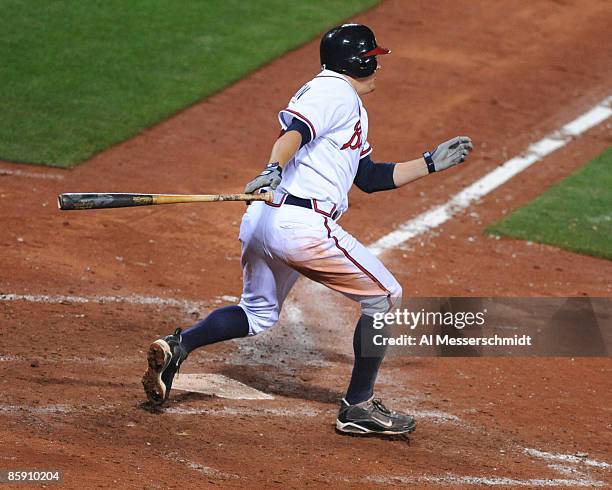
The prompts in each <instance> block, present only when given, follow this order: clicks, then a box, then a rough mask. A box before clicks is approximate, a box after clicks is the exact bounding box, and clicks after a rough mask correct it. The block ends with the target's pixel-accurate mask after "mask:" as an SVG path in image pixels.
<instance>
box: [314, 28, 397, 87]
mask: <svg viewBox="0 0 612 490" xmlns="http://www.w3.org/2000/svg"><path fill="white" fill-rule="evenodd" d="M390 52H391V50H389V49H386V48H381V47H380V46H378V45H377V44H376V38H375V37H374V33H373V32H372V30H371V29H370V28H369V27H367V26H364V25H361V24H344V25H341V26H338V27H334V28H333V29H332V30H330V31H328V32H326V33H325V35H324V36H323V38H322V39H321V66H322V67H323V68H325V69H327V70H332V71H335V72H337V73H342V74H345V75H349V76H351V77H353V78H363V77H367V76H370V75H371V74H372V73H374V72H375V71H376V67H377V66H378V62H377V61H376V56H377V55H379V54H389V53H390Z"/></svg>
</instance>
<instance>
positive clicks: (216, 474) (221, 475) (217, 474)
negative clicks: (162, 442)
mask: <svg viewBox="0 0 612 490" xmlns="http://www.w3.org/2000/svg"><path fill="white" fill-rule="evenodd" d="M163 457H164V458H165V459H167V460H169V461H173V462H176V463H181V464H183V465H185V466H186V467H187V468H189V469H192V470H194V471H197V472H198V473H201V474H202V475H204V476H206V477H207V478H218V479H221V480H236V479H240V478H241V477H240V476H239V475H236V474H233V473H226V472H224V471H220V470H218V469H216V468H212V467H210V466H204V465H202V464H200V463H196V462H195V461H190V460H188V459H185V458H183V457H181V456H179V455H178V454H177V453H176V452H170V453H167V454H164V456H163Z"/></svg>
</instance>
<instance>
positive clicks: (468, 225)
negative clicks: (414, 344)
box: [0, 0, 612, 488]
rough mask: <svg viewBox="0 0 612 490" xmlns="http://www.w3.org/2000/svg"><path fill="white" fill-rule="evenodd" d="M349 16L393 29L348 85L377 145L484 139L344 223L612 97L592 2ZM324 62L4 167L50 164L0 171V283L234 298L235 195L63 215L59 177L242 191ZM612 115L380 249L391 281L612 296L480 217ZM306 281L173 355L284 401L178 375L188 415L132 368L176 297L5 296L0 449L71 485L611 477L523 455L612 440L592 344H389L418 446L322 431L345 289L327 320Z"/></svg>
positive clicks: (274, 71) (306, 63) (0, 289)
mask: <svg viewBox="0 0 612 490" xmlns="http://www.w3.org/2000/svg"><path fill="white" fill-rule="evenodd" d="M356 19H357V20H358V21H360V22H364V23H367V24H369V25H371V26H373V28H374V30H375V31H376V32H378V33H379V34H378V37H379V41H380V42H381V44H383V45H388V46H390V47H391V48H393V49H394V53H393V55H392V56H390V57H388V58H387V59H385V60H384V62H383V64H384V69H383V71H382V73H381V77H380V80H379V89H378V90H377V92H375V93H374V94H372V95H371V96H368V97H367V98H366V99H365V100H364V102H365V104H366V106H367V108H368V111H369V113H370V119H371V128H372V129H371V138H370V140H371V143H372V144H373V145H374V147H375V153H374V158H375V159H377V160H396V159H398V158H399V159H402V158H406V159H409V158H412V157H413V156H414V155H417V154H418V153H419V152H420V151H422V150H423V149H424V148H426V147H431V146H432V145H434V144H435V143H436V142H438V141H440V140H442V139H445V138H447V137H451V136H454V135H455V134H456V133H458V132H461V133H465V134H468V135H470V136H471V137H472V138H473V139H474V140H475V142H476V145H477V150H476V152H475V153H474V158H473V159H472V161H471V162H470V163H469V165H465V166H462V167H459V168H456V169H453V170H451V171H448V172H445V173H443V174H439V175H435V176H432V177H429V178H426V179H422V180H420V181H418V182H416V183H414V184H413V185H410V186H407V187H406V188H404V189H401V190H398V191H395V192H389V193H381V194H377V195H371V196H366V195H364V194H361V193H359V191H355V192H353V193H352V194H351V210H350V212H349V213H348V214H347V215H346V216H345V217H343V218H342V224H343V226H344V227H345V228H346V229H348V230H349V231H351V232H353V233H354V234H355V235H356V236H357V237H358V238H360V239H361V240H362V241H364V242H365V243H369V242H371V241H373V240H375V239H377V238H379V237H380V236H381V235H383V234H385V233H387V232H389V231H391V230H392V229H393V227H394V226H396V225H397V224H399V223H401V222H403V221H405V220H407V219H409V218H410V217H412V216H415V215H416V214H418V213H419V212H421V211H423V210H425V209H428V208H429V207H431V206H432V205H434V204H439V203H442V202H444V201H446V199H447V198H448V196H450V195H452V194H454V193H455V192H456V191H458V190H459V189H461V188H462V187H464V186H465V185H467V184H468V183H470V182H473V181H474V180H475V179H476V178H478V177H480V176H482V175H483V174H484V173H486V172H487V171H489V170H491V169H492V168H494V167H495V166H496V165H498V164H500V163H502V162H504V161H505V160H506V159H507V158H509V157H511V156H513V155H515V154H517V153H520V152H521V151H522V150H523V149H525V148H526V147H527V145H528V144H529V143H531V142H534V141H536V140H538V139H540V138H541V137H542V136H543V135H544V134H546V133H548V132H549V131H551V130H554V129H556V128H557V127H559V126H560V125H562V124H564V123H565V122H568V121H570V120H571V119H573V118H574V117H576V116H577V115H579V114H580V113H581V112H583V111H584V110H585V109H586V108H588V107H590V106H592V105H594V104H595V103H597V102H599V101H600V100H601V99H603V97H605V96H607V95H610V94H609V90H610V81H611V80H612V63H611V61H610V56H609V55H610V52H609V49H608V46H609V42H608V37H607V36H608V35H607V34H605V33H606V32H608V30H609V29H607V26H609V25H610V22H611V21H612V15H611V13H610V9H609V8H608V4H607V3H606V2H603V1H602V2H598V1H581V2H579V1H576V2H571V1H537V2H518V1H516V2H510V3H508V2H505V3H497V2H487V1H484V0H483V1H473V2H466V3H461V4H459V3H457V2H451V1H435V2H402V1H399V0H398V1H387V2H384V3H383V5H381V6H380V7H377V8H375V9H373V10H371V11H369V12H367V13H366V14H364V15H362V16H358V17H357V18H356ZM316 66H317V48H316V42H315V43H311V44H309V45H307V46H304V47H303V48H300V49H298V50H296V51H294V52H292V53H289V54H288V55H286V56H284V57H282V58H281V59H279V60H277V61H275V62H273V63H271V64H270V65H268V66H266V67H264V68H262V69H261V70H259V71H257V72H256V73H254V74H252V75H251V76H250V77H248V78H247V79H245V80H243V81H241V82H238V83H236V84H235V85H233V86H231V87H229V88H228V89H227V90H225V91H223V92H221V93H219V94H217V95H215V96H213V97H211V98H210V99H208V100H206V101H204V102H203V103H201V104H198V105H196V106H194V107H192V108H190V109H187V110H185V111H183V112H182V113H180V114H178V115H177V116H176V117H174V118H172V119H170V120H168V121H166V122H164V123H161V124H159V125H157V126H155V127H154V128H151V129H149V130H146V131H143V133H142V134H141V135H139V136H138V137H136V138H134V139H132V140H130V141H127V142H125V143H123V144H120V145H117V146H116V147H114V148H112V149H110V150H108V151H106V152H104V153H103V154H101V155H98V156H97V157H95V158H93V159H92V160H91V161H90V162H87V163H86V164H84V165H81V166H80V167H78V168H77V169H74V170H71V171H65V172H61V171H58V170H54V169H43V168H37V167H32V166H26V165H11V164H2V168H3V169H9V170H11V171H14V170H22V171H24V172H36V173H42V174H47V175H51V176H55V175H57V174H61V175H62V176H63V178H61V180H53V179H37V178H30V177H25V176H18V175H11V174H9V175H1V174H2V172H1V171H0V203H1V206H2V214H1V216H0V226H1V227H2V229H3V230H4V231H3V233H2V234H1V235H0V247H1V249H0V250H2V254H1V255H0V266H1V270H2V271H3V273H2V274H1V275H0V293H15V294H35V295H41V294H49V295H77V296H99V295H107V296H111V295H112V296H129V295H133V294H138V295H146V296H160V297H167V298H184V299H191V300H194V301H199V302H201V305H202V306H201V309H200V314H203V313H204V312H205V310H207V309H209V308H212V307H214V306H216V305H217V304H218V303H219V301H224V300H220V299H218V298H220V297H221V296H222V295H231V296H237V295H239V293H240V289H241V270H240V264H239V246H238V242H237V240H236V235H237V229H238V222H239V220H240V216H241V213H242V211H243V206H242V205H240V204H234V203H231V204H230V203H225V204H211V205H180V206H168V207H155V208H150V209H148V208H143V209H136V210H134V209H131V210H130V209H119V210H104V211H96V212H82V213H59V212H58V211H57V209H56V207H55V196H56V195H57V194H58V193H61V192H76V191H81V192H87V191H101V190H102V191H103V190H113V191H118V192H119V191H126V192H127V191H130V192H176V193H182V192H185V193H192V192H232V191H235V190H237V189H240V188H241V186H242V185H243V183H244V182H245V181H246V180H248V179H249V178H250V177H251V176H252V175H254V174H255V173H256V172H258V171H259V169H260V167H261V165H262V162H264V161H265V159H266V158H267V153H268V151H269V147H270V144H271V141H273V139H274V137H275V135H276V134H277V131H278V128H277V123H276V118H275V114H276V111H277V110H278V109H280V108H282V106H283V105H284V104H285V103H286V101H287V99H288V98H289V97H290V96H291V94H292V93H293V91H294V90H295V89H296V88H297V87H299V86H300V84H301V83H302V82H304V81H306V80H308V79H309V78H310V77H311V76H312V74H313V72H314V70H316ZM254 120H256V121H257V124H256V125H253V121H254ZM610 134H611V131H610V126H609V123H608V124H607V125H606V124H604V125H601V126H600V127H598V128H595V129H593V130H592V131H589V133H588V134H587V135H586V136H585V137H584V138H581V139H579V140H577V141H575V142H572V143H571V144H569V145H568V146H567V147H565V148H564V149H562V150H560V151H558V152H556V153H554V154H553V155H551V156H550V157H548V158H546V159H544V160H543V161H542V162H540V163H538V164H536V165H534V166H533V167H532V168H530V169H528V170H527V171H525V172H523V173H522V174H520V175H519V176H517V177H516V178H514V179H513V180H512V181H510V182H509V183H508V184H507V185H504V186H502V187H501V188H500V189H498V190H496V191H495V192H493V193H492V194H490V195H489V196H487V197H486V198H485V199H483V200H482V201H481V202H480V203H478V204H477V205H475V206H474V207H473V209H470V211H469V212H468V213H464V214H462V215H460V216H459V217H457V218H456V219H454V220H452V221H451V222H449V223H448V224H446V225H444V226H443V227H442V228H440V229H438V230H436V232H435V233H431V234H429V235H427V236H425V237H423V238H421V239H417V240H414V241H413V242H410V243H409V244H407V245H406V246H404V247H402V249H399V250H396V251H394V252H391V253H389V254H388V255H386V256H385V258H384V260H385V262H386V263H387V264H388V266H389V268H390V269H391V270H392V271H394V272H395V273H396V275H397V277H398V279H400V282H401V283H402V285H403V287H404V291H405V292H406V294H407V295H423V296H427V295H444V296H450V295H462V296H469V295H489V296H494V295H508V296H520V295H526V296H538V295H542V296H548V295H551V296H553V295H560V296H562V295H568V296H573V295H591V296H608V297H609V296H610V292H611V290H612V284H611V283H612V281H611V279H610V278H612V262H610V261H605V260H601V259H595V258H591V257H586V256H579V255H576V254H571V253H568V252H565V251H562V250H559V249H556V248H554V247H548V246H542V245H537V244H532V245H529V244H527V243H525V242H519V241H514V240H508V239H501V240H496V239H495V238H490V237H486V236H483V235H482V231H483V229H484V227H485V226H486V225H487V224H489V223H491V222H493V221H495V220H497V219H499V218H500V217H501V216H503V214H505V213H506V212H509V211H510V210H512V209H514V208H515V207H517V206H520V205H521V204H523V203H525V202H527V201H528V200H530V199H532V198H533V197H535V196H536V195H537V194H538V193H539V192H541V190H542V189H543V188H545V187H547V186H549V185H551V184H552V183H554V182H557V181H559V180H560V179H562V178H563V177H565V176H567V175H568V174H569V173H570V172H572V171H573V170H574V169H576V168H578V167H579V166H580V165H582V164H583V163H584V162H585V161H587V160H588V159H590V158H592V157H593V156H595V155H596V154H598V153H599V152H600V151H601V150H603V149H604V148H605V147H607V146H609V145H610V144H611V143H612V138H611V137H610ZM32 196H34V198H32ZM470 238H471V239H470ZM307 293H308V294H310V293H312V291H310V290H309V289H308V286H307V285H304V284H300V285H299V286H298V288H297V290H296V291H295V293H294V294H293V295H292V299H293V301H295V302H298V303H299V302H301V304H302V306H303V309H304V312H305V314H304V315H305V316H304V318H306V320H303V321H301V322H296V321H293V320H290V318H288V316H287V315H285V316H283V318H282V320H281V324H280V325H279V326H277V327H276V328H275V329H273V330H272V331H271V332H269V333H268V334H266V335H264V336H261V337H260V338H257V339H246V340H242V341H235V342H230V343H227V344H225V345H222V346H215V347H212V348H210V349H206V351H200V352H198V353H195V354H194V355H192V357H190V359H189V361H188V363H186V365H185V367H184V369H185V371H187V372H190V371H191V372H219V373H222V374H225V375H228V376H231V377H233V378H235V379H238V380H241V381H243V382H246V383H248V384H250V385H252V386H254V387H256V388H259V389H262V390H264V391H266V392H269V393H273V394H275V395H276V400H274V401H269V402H268V401H266V402H261V401H258V402H248V401H229V400H221V399H216V398H209V397H204V396H197V395H193V394H189V395H187V394H181V395H177V396H175V397H174V398H173V401H172V402H171V404H170V408H171V409H175V408H181V409H185V410H191V411H192V413H183V414H180V413H176V411H175V412H173V411H172V410H166V411H159V412H151V411H148V410H146V409H145V408H146V407H144V406H143V405H142V401H143V395H142V392H141V388H140V386H139V379H140V375H141V374H142V371H143V370H144V368H145V366H146V359H145V356H144V351H146V348H147V345H148V343H149V342H150V341H151V340H152V339H154V338H156V337H157V336H158V335H160V334H165V333H167V332H168V331H169V330H171V329H172V328H173V326H174V325H175V324H176V323H180V324H188V323H189V321H190V315H189V314H188V312H187V311H185V310H184V309H182V308H178V307H176V308H175V307H155V306H138V305H131V304H127V303H108V302H106V303H101V304H100V303H98V302H92V303H88V304H74V303H69V302H67V303H65V304H53V303H32V302H22V301H18V302H10V303H9V302H0V323H1V326H2V336H1V337H0V373H1V376H0V383H2V392H1V395H0V397H1V398H0V428H1V430H2V439H3V445H2V450H0V469H2V468H60V469H62V470H64V471H65V480H64V484H63V485H64V486H66V487H70V488H92V487H96V486H98V487H130V488H141V487H142V488H192V487H193V488H196V487H198V488H201V487H208V486H216V485H226V486H228V487H245V486H248V487H264V486H266V487H270V486H274V485H278V486H283V487H290V488H293V487H303V486H312V487H319V486H329V485H331V486H343V487H364V486H365V487H368V486H375V485H378V484H381V483H382V484H389V485H391V484H396V485H406V486H407V485H413V486H414V485H418V486H428V485H431V486H434V485H435V483H436V482H435V481H434V480H424V479H421V480H418V478H423V477H441V476H445V475H455V476H462V475H467V476H477V477H488V478H494V477H506V478H513V479H515V480H530V479H545V478H551V479H563V478H584V479H585V481H586V480H589V479H590V480H591V481H601V482H606V483H607V484H608V485H610V484H611V483H612V479H611V474H610V468H609V467H608V468H598V467H592V466H586V465H584V464H580V465H577V466H576V472H575V473H574V475H573V476H568V475H565V474H561V473H560V472H559V469H558V468H557V469H555V468H554V467H550V466H548V465H549V464H550V463H551V462H547V461H544V460H540V459H534V458H533V457H530V456H528V455H526V454H525V453H524V448H537V449H540V450H542V451H549V452H553V453H565V454H573V453H576V452H586V453H588V454H589V457H591V458H595V459H599V460H604V461H606V460H608V461H609V460H610V454H611V452H612V449H611V447H610V424H609V406H610V405H611V402H612V399H611V397H610V393H611V390H610V381H609V380H610V379H611V376H610V374H611V373H610V371H611V365H610V362H609V359H607V358H605V359H575V360H574V359H531V360H524V359H411V360H406V359H390V360H389V362H388V363H387V364H386V365H385V369H384V372H383V375H382V378H381V386H380V392H381V394H383V395H385V397H386V399H389V400H390V401H393V402H394V403H393V404H394V405H397V406H399V407H406V408H409V409H411V410H413V411H414V412H415V413H416V414H417V418H418V424H419V425H418V428H417V432H416V433H415V434H414V435H413V437H412V438H411V442H410V443H409V444H408V442H407V441H405V440H392V441H389V440H383V439H367V440H364V439H356V438H350V437H341V436H338V435H336V434H335V433H334V431H333V428H332V424H333V421H334V413H335V407H336V404H335V403H336V400H337V399H338V397H339V396H340V395H341V392H342V390H343V389H344V384H345V382H346V380H347V377H348V373H349V371H350V365H351V357H350V338H351V335H352V328H353V326H352V324H353V316H352V313H354V308H352V307H350V306H346V305H345V303H344V302H342V301H339V302H338V304H334V305H330V308H332V307H333V308H335V309H334V310H333V312H335V313H337V314H338V315H339V316H333V315H332V312H331V311H326V312H325V315H323V316H324V317H323V318H322V315H321V314H320V312H319V313H318V314H317V313H316V312H315V313H312V314H310V312H309V309H308V306H309V305H308V304H306V300H302V299H301V298H306V297H308V298H309V299H310V298H312V296H309V295H308V294H307ZM316 294H319V293H316ZM331 317H335V318H342V319H343V320H342V324H341V325H337V324H332V323H334V322H330V320H329V318H331ZM344 319H346V321H345V320H344ZM332 340H333V342H332ZM390 404H391V403H390ZM198 411H199V412H198ZM451 415H452V416H455V417H456V419H455V418H452V417H451ZM464 483H465V482H464ZM510 486H512V484H510Z"/></svg>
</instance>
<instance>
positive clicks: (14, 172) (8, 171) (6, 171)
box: [0, 168, 64, 180]
mask: <svg viewBox="0 0 612 490" xmlns="http://www.w3.org/2000/svg"><path fill="white" fill-rule="evenodd" d="M3 175H12V176H15V177H27V178H31V179H46V180H64V176H63V175H62V174H52V173H49V174H46V173H41V172H28V171H26V170H19V169H8V168H0V176H3Z"/></svg>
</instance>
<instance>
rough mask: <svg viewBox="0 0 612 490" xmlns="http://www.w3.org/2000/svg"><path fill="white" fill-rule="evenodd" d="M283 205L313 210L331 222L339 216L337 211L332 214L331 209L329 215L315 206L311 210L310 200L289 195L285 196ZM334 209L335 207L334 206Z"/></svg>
mask: <svg viewBox="0 0 612 490" xmlns="http://www.w3.org/2000/svg"><path fill="white" fill-rule="evenodd" d="M283 204H291V205H292V206H299V207H301V208H306V209H314V210H315V211H316V212H317V213H319V214H323V215H324V216H327V217H329V218H331V219H333V220H335V219H336V218H338V216H340V213H339V212H338V211H336V212H333V211H334V210H333V209H332V212H331V213H326V212H323V211H322V210H320V209H318V208H317V207H316V205H315V207H314V208H313V206H312V199H303V198H301V197H296V196H293V195H291V194H287V197H286V198H285V200H284V201H283ZM334 208H335V206H334Z"/></svg>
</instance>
